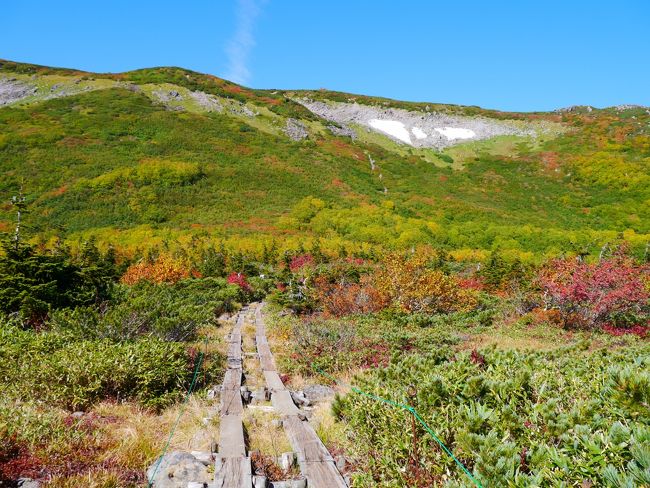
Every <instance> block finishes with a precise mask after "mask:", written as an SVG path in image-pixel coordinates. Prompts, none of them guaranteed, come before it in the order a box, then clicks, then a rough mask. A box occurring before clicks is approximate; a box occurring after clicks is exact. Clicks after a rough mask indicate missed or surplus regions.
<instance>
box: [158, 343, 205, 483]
mask: <svg viewBox="0 0 650 488" xmlns="http://www.w3.org/2000/svg"><path fill="white" fill-rule="evenodd" d="M203 346H204V350H203V351H201V352H200V353H199V359H198V361H197V362H196V368H195V369H194V375H193V376H192V382H191V383H190V389H189V390H188V391H187V395H185V400H184V401H183V405H182V406H181V410H180V412H178V416H177V417H176V421H175V422H174V426H173V427H172V430H171V432H170V433H169V437H168V438H167V444H165V448H164V449H163V451H162V454H160V457H159V458H158V461H157V462H156V467H155V468H154V470H153V473H151V477H150V478H149V479H148V480H147V481H148V484H147V488H151V487H152V486H153V480H154V479H156V474H157V473H158V469H159V468H160V464H161V463H162V460H163V458H164V457H165V454H167V449H169V446H170V444H171V442H172V438H173V437H174V433H175V432H176V428H177V427H178V424H179V422H180V421H181V417H182V416H183V414H184V413H185V409H186V408H187V404H188V402H189V401H190V396H191V395H192V391H194V386H195V385H196V378H197V377H198V375H199V368H200V367H201V365H202V364H203V359H204V358H205V352H204V351H206V350H207V347H208V338H207V337H206V338H205V341H204V343H203Z"/></svg>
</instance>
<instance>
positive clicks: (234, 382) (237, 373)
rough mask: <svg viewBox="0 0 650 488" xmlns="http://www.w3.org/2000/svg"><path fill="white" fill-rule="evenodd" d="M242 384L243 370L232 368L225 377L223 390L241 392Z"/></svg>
mask: <svg viewBox="0 0 650 488" xmlns="http://www.w3.org/2000/svg"><path fill="white" fill-rule="evenodd" d="M241 382H242V370H241V368H230V369H227V370H226V374H225V375H224V376H223V383H222V386H221V389H222V390H239V388H240V387H241Z"/></svg>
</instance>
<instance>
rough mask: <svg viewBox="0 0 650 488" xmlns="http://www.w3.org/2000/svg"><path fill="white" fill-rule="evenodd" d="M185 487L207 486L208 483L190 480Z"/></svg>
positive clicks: (204, 487) (201, 487) (205, 487)
mask: <svg viewBox="0 0 650 488" xmlns="http://www.w3.org/2000/svg"><path fill="white" fill-rule="evenodd" d="M187 488H208V484H207V483H206V482H200V481H190V482H189V483H188V484H187Z"/></svg>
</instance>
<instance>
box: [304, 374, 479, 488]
mask: <svg viewBox="0 0 650 488" xmlns="http://www.w3.org/2000/svg"><path fill="white" fill-rule="evenodd" d="M311 367H312V369H314V370H315V371H317V372H318V373H320V374H321V375H323V376H325V377H326V378H328V379H329V380H330V381H333V382H334V383H336V384H337V385H342V386H345V387H347V388H350V389H351V390H352V391H353V392H355V393H358V394H359V395H362V396H365V397H368V398H370V399H372V400H376V401H378V402H381V403H385V404H386V405H389V406H391V407H396V408H399V409H402V410H406V411H407V412H410V413H411V414H412V415H413V416H414V417H415V418H416V420H417V421H418V422H419V423H420V424H421V425H422V427H424V429H425V430H426V431H427V433H428V434H429V435H430V436H431V437H432V438H433V440H434V441H436V442H437V443H438V445H439V446H440V447H441V448H442V450H443V451H445V452H446V453H447V455H448V456H449V457H450V458H451V459H453V460H454V462H455V463H456V464H457V465H458V467H459V468H460V469H461V470H462V471H463V472H464V473H465V474H466V475H467V477H468V478H469V479H470V480H471V481H472V482H473V483H474V484H475V485H476V486H477V487H478V488H483V485H481V482H480V481H479V480H477V479H476V478H475V477H474V476H473V475H472V473H471V472H470V471H469V469H467V467H466V466H465V465H464V464H463V463H462V462H461V461H460V460H459V459H458V458H457V457H456V456H454V453H453V452H451V450H450V449H449V448H448V447H447V446H446V445H445V444H444V443H443V442H442V441H441V440H440V439H439V438H438V436H437V435H436V434H435V432H434V431H433V429H432V428H431V427H429V424H427V423H426V422H425V421H424V419H423V418H422V417H420V414H418V413H417V411H416V410H415V409H414V408H413V407H411V406H410V405H404V404H403V403H398V402H395V401H393V400H389V399H387V398H382V397H380V396H377V395H373V394H372V393H367V392H365V391H363V390H361V389H359V388H357V387H355V386H352V385H350V384H348V383H345V382H343V381H340V380H337V379H336V378H334V377H333V376H331V375H329V374H327V373H326V372H325V371H323V370H322V369H320V368H319V367H317V366H314V364H312V365H311Z"/></svg>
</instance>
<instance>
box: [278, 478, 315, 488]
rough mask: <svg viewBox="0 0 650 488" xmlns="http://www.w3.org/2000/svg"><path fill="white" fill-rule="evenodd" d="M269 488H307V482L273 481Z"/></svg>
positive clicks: (303, 480)
mask: <svg viewBox="0 0 650 488" xmlns="http://www.w3.org/2000/svg"><path fill="white" fill-rule="evenodd" d="M271 488H307V480H305V479H302V480H285V481H273V482H272V483H271Z"/></svg>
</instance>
